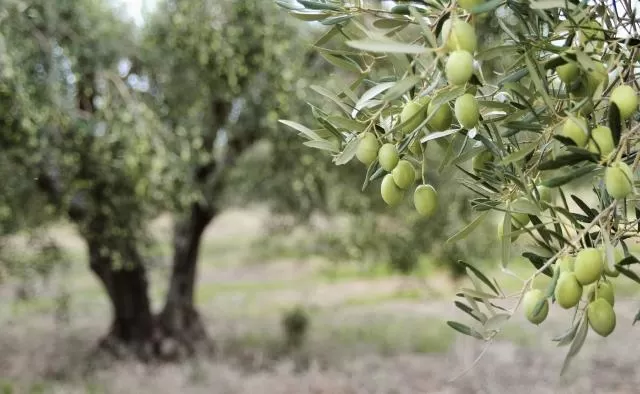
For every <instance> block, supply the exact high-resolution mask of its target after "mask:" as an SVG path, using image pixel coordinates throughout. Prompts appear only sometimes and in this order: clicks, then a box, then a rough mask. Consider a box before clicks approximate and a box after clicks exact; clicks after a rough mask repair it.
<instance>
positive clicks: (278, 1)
mask: <svg viewBox="0 0 640 394" xmlns="http://www.w3.org/2000/svg"><path fill="white" fill-rule="evenodd" d="M276 4H277V5H278V6H279V7H282V8H284V9H287V10H300V9H301V7H299V6H297V5H294V4H291V2H290V1H284V0H276Z"/></svg>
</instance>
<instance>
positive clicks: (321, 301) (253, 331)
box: [0, 212, 640, 394]
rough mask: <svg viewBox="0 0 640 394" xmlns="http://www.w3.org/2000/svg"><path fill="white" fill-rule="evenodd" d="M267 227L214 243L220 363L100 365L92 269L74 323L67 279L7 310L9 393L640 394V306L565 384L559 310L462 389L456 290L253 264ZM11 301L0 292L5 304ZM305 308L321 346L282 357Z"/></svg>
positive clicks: (517, 327)
mask: <svg viewBox="0 0 640 394" xmlns="http://www.w3.org/2000/svg"><path fill="white" fill-rule="evenodd" d="M264 217H265V216H264V214H263V213H261V212H251V213H247V212H229V213H227V214H225V215H224V216H223V217H221V218H220V220H218V221H217V222H216V223H215V225H214V226H212V228H211V229H209V231H208V233H207V241H206V247H205V248H204V250H205V251H204V256H203V264H202V270H201V280H200V284H199V290H198V303H199V304H200V307H201V310H202V312H203V315H204V316H205V318H206V321H207V325H208V329H209V331H210V333H211V334H212V336H213V337H214V338H216V340H217V345H218V354H217V355H216V357H214V358H212V359H199V360H193V361H191V362H188V363H185V364H179V365H141V364H139V363H136V362H134V361H125V362H121V363H117V364H112V363H109V362H108V361H106V360H101V359H99V358H97V357H94V356H93V355H92V354H91V351H92V349H93V346H94V345H95V341H96V339H97V338H98V337H99V336H100V335H101V334H103V333H104V332H105V331H106V330H107V323H108V321H109V320H108V315H109V310H108V307H107V303H106V300H105V299H104V298H103V297H102V294H101V293H100V289H99V287H98V285H97V283H96V282H95V281H94V280H93V278H91V276H90V275H89V273H88V270H87V269H86V267H84V266H83V265H82V264H75V265H74V266H73V267H72V268H71V269H70V270H69V271H68V272H66V273H64V275H66V276H67V280H66V281H65V282H64V283H65V285H66V286H67V287H68V290H69V292H70V294H71V295H72V298H71V299H70V304H69V309H68V310H67V311H66V312H67V315H66V316H67V317H68V321H65V319H64V318H63V317H64V316H65V314H63V313H61V312H60V308H59V302H56V300H55V299H54V298H53V296H55V295H56V294H58V290H59V283H60V281H59V280H56V279H55V278H54V279H52V281H51V284H50V285H49V287H48V288H42V289H41V290H40V292H39V295H38V297H37V298H35V299H32V300H29V301H26V302H20V303H15V302H13V301H8V302H4V301H3V302H2V303H0V327H1V329H0V377H1V378H2V379H4V380H0V393H2V392H3V386H2V384H6V387H10V386H9V385H11V387H13V388H14V390H15V391H14V392H25V393H28V392H34V393H36V392H37V393H45V392H46V393H88V392H92V393H141V394H146V393H159V394H163V393H172V394H173V393H182V392H184V393H274V394H279V393H295V394H298V393H332V394H333V393H335V394H342V393H345V394H346V393H512V392H513V393H530V392H531V393H533V392H535V393H636V392H638V390H637V387H638V385H639V384H640V374H637V373H635V372H636V371H637V370H638V368H639V367H638V365H640V363H639V362H638V361H639V360H638V359H639V358H640V356H638V355H639V354H640V341H638V331H637V329H634V328H633V327H632V326H631V321H632V319H633V316H634V315H635V312H636V310H637V305H636V304H635V303H634V301H632V300H628V299H624V298H623V297H621V298H620V299H619V301H618V302H617V303H616V312H617V314H618V327H617V329H616V332H615V333H614V334H613V336H612V337H610V338H607V339H606V340H604V339H601V338H599V337H596V336H595V335H593V334H592V333H590V334H589V336H588V339H587V343H586V345H585V347H584V348H583V350H582V351H581V353H580V354H579V356H578V357H577V358H576V359H575V360H574V362H573V364H572V367H571V369H570V370H569V371H568V373H567V374H566V376H564V377H563V378H562V379H560V377H559V376H558V374H559V370H560V367H561V365H562V362H563V359H564V354H565V353H566V351H567V348H566V347H565V348H561V349H558V348H556V347H555V346H554V344H553V342H551V340H550V339H551V337H553V336H555V335H557V334H559V333H561V332H562V331H564V329H565V328H566V327H565V326H566V324H568V319H569V317H568V316H566V314H565V313H562V311H560V310H557V309H556V308H552V312H551V314H550V318H549V320H548V321H546V322H545V323H544V324H543V325H541V326H540V327H539V328H537V329H536V328H534V327H532V326H531V325H530V324H527V323H526V322H524V321H523V319H522V318H520V317H519V316H518V317H517V318H514V320H513V321H512V322H510V323H509V324H508V326H507V327H506V328H505V331H504V332H503V333H502V335H501V336H500V337H499V338H500V340H499V341H497V342H496V343H494V344H493V345H492V346H491V347H490V348H489V350H488V351H487V352H486V354H485V355H484V357H483V358H482V359H481V360H480V362H479V363H478V364H477V365H476V366H475V368H474V369H472V370H471V371H470V372H469V373H467V374H466V375H464V376H463V377H461V378H459V379H458V380H456V381H455V382H452V383H451V382H449V380H450V379H451V378H452V377H454V376H456V375H457V374H458V373H460V372H461V371H462V370H463V369H465V368H466V367H468V366H470V365H471V364H472V363H473V361H474V359H475V358H476V357H477V356H478V355H479V354H480V352H481V351H482V350H483V346H484V343H482V342H480V341H477V340H473V339H470V338H466V337H461V336H459V335H456V334H454V332H453V331H452V330H450V329H449V328H448V327H447V326H446V325H445V324H444V322H445V321H446V320H447V319H452V318H454V319H461V318H463V317H462V316H461V315H460V314H459V313H458V312H457V311H456V309H454V307H453V304H452V301H451V295H452V291H453V290H454V289H453V288H452V287H451V284H450V282H449V280H448V279H447V277H446V276H444V275H435V276H432V277H429V279H428V281H425V279H424V278H419V277H409V278H401V277H394V276H376V275H364V274H358V273H357V272H356V271H353V272H352V274H351V275H347V274H345V272H348V270H347V271H345V270H342V271H341V272H342V274H341V275H333V276H332V275H327V263H326V262H324V261H322V260H321V259H317V258H305V259H297V258H287V259H284V258H273V259H269V260H268V261H254V259H252V256H255V251H252V250H250V248H248V247H247V245H248V244H247V243H246V242H247V240H248V239H250V238H251V236H252V235H258V234H260V228H261V224H262V223H263V222H262V219H264ZM163 229H164V230H163ZM168 229H169V227H168V226H167V223H166V222H163V223H160V225H158V226H156V230H157V231H159V232H161V233H165V234H166V233H167V231H168ZM65 231H66V230H65ZM57 234H58V237H60V238H61V239H62V240H63V241H64V243H65V245H66V246H67V247H68V248H70V250H72V251H73V253H72V255H73V256H82V254H81V253H82V249H81V248H82V245H81V244H80V243H78V242H77V239H76V238H75V237H74V236H73V234H72V233H71V232H66V233H65V232H58V233H57ZM166 263H167V262H166V259H162V258H159V259H158V261H157V267H156V268H155V270H154V274H153V276H154V280H153V281H152V283H153V284H154V286H155V287H154V289H153V293H154V295H155V299H156V300H160V299H161V297H160V295H161V294H162V292H163V287H164V281H163V280H162V277H163V276H164V275H166V269H167V266H166ZM8 289H9V286H4V288H0V294H2V297H3V300H4V299H7V298H8V297H9V296H10V294H11V292H10V291H9V290H8ZM295 304H303V305H305V306H307V307H308V308H309V310H310V313H311V316H312V323H311V324H312V326H311V329H310V337H309V340H308V342H307V343H306V345H305V346H304V347H303V348H302V349H299V350H298V351H297V352H296V353H293V354H288V355H287V356H284V357H282V356H278V354H280V352H279V350H280V349H281V348H282V335H281V331H280V318H281V314H282V312H283V311H284V310H286V309H287V308H289V307H291V306H292V305H295ZM56 311H57V314H56ZM56 316H58V319H56ZM3 382H4V383H3ZM4 392H11V391H8V389H7V390H5V391H4Z"/></svg>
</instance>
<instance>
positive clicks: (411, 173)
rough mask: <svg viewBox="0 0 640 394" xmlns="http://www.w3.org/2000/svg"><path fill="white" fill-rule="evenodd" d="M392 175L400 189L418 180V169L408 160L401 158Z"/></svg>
mask: <svg viewBox="0 0 640 394" xmlns="http://www.w3.org/2000/svg"><path fill="white" fill-rule="evenodd" d="M391 175H392V176H393V181H394V182H395V184H396V185H397V186H398V187H399V188H400V189H407V188H408V187H409V186H411V185H413V183H414V182H415V181H416V170H415V168H413V166H412V165H411V163H409V162H408V161H407V160H400V161H399V162H398V165H397V166H396V168H394V169H393V171H391Z"/></svg>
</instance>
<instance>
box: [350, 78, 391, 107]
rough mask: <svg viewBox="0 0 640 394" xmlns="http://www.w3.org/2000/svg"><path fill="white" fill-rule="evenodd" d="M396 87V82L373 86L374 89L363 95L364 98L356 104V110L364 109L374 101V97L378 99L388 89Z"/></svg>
mask: <svg viewBox="0 0 640 394" xmlns="http://www.w3.org/2000/svg"><path fill="white" fill-rule="evenodd" d="M394 85H395V82H383V83H379V84H377V85H375V86H373V87H372V88H370V89H369V90H367V91H366V92H364V93H363V94H362V96H361V97H360V99H359V100H358V102H357V103H356V105H355V108H356V109H361V108H364V107H365V106H366V104H367V103H368V102H369V101H370V100H372V99H373V98H374V97H376V96H377V95H379V94H380V93H382V92H384V91H386V90H388V89H391V88H392V87H393V86H394Z"/></svg>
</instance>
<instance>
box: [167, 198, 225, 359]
mask: <svg viewBox="0 0 640 394" xmlns="http://www.w3.org/2000/svg"><path fill="white" fill-rule="evenodd" d="M214 216H215V211H214V210H213V209H207V208H204V207H202V206H201V205H199V204H193V205H192V207H191V211H190V214H189V216H188V217H186V218H184V219H182V220H179V221H178V222H177V223H176V226H175V230H174V231H175V232H174V241H173V242H174V245H173V247H174V255H173V270H172V273H171V278H170V282H169V292H168V294H167V298H166V303H165V305H164V308H163V310H162V312H161V313H160V315H159V316H158V328H159V330H161V332H162V334H161V336H162V338H164V339H163V341H162V344H161V346H160V349H159V350H160V355H161V356H162V357H164V358H176V357H180V356H183V355H184V353H186V354H192V353H195V352H197V351H199V350H208V349H209V345H210V343H209V340H208V336H207V333H206V330H205V328H204V325H203V323H202V320H201V318H200V314H199V313H198V311H197V310H196V307H195V305H194V289H195V282H196V278H197V262H198V252H199V250H200V243H201V240H202V234H203V233H204V230H205V229H206V227H207V225H208V224H209V223H210V222H211V220H212V219H213V217H214ZM201 347H202V349H201Z"/></svg>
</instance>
